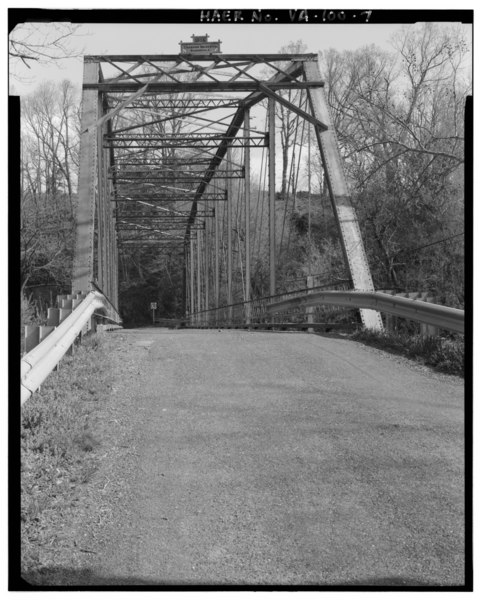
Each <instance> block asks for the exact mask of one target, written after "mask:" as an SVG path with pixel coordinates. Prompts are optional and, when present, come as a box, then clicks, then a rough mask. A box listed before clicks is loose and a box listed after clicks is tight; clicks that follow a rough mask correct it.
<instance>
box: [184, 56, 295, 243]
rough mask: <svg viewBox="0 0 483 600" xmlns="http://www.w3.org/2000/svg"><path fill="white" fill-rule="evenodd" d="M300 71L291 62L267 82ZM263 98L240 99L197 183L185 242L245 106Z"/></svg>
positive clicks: (261, 95)
mask: <svg viewBox="0 0 483 600" xmlns="http://www.w3.org/2000/svg"><path fill="white" fill-rule="evenodd" d="M225 59H226V57H224V59H223V60H225ZM302 73H303V63H302V62H292V64H291V65H289V67H288V68H287V69H286V71H285V72H284V73H277V74H276V75H274V76H273V77H272V78H271V79H270V80H269V83H283V82H284V81H286V80H287V78H294V77H298V76H300V75H302ZM264 98H265V93H264V92H262V91H256V92H252V93H251V94H249V95H248V96H247V97H246V98H245V99H244V100H241V101H240V105H239V107H238V109H237V111H236V112H235V115H234V117H233V119H232V122H231V123H230V125H229V126H228V129H227V131H226V135H225V136H223V139H222V141H221V143H220V145H219V146H218V149H217V151H216V153H215V155H214V156H213V158H212V160H211V162H210V165H209V166H208V168H207V170H206V173H205V176H204V177H203V180H202V181H201V183H200V184H199V186H198V188H197V190H196V192H195V195H194V198H193V205H192V209H191V214H190V217H189V219H188V225H187V227H186V233H185V241H186V243H188V241H189V237H190V229H191V224H192V223H193V222H194V218H195V217H196V211H197V204H196V203H197V201H198V200H199V199H200V198H201V196H202V195H203V194H204V192H205V190H206V187H207V186H208V184H209V183H210V181H211V179H212V177H213V174H214V172H215V170H216V169H217V168H218V167H219V166H220V164H221V161H222V160H223V158H224V156H225V154H226V151H227V148H228V145H229V143H230V141H231V140H233V139H234V137H235V136H236V135H237V133H238V131H239V130H240V127H241V126H242V125H243V121H244V119H245V110H246V109H247V108H251V107H252V106H254V105H255V104H257V103H258V102H260V101H261V100H263V99H264Z"/></svg>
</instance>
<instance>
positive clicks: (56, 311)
mask: <svg viewBox="0 0 483 600" xmlns="http://www.w3.org/2000/svg"><path fill="white" fill-rule="evenodd" d="M59 323H60V308H49V309H48V310H47V325H52V326H53V327H57V325H58V324H59Z"/></svg>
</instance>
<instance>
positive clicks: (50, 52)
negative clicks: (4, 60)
mask: <svg viewBox="0 0 483 600" xmlns="http://www.w3.org/2000/svg"><path fill="white" fill-rule="evenodd" d="M78 29H79V25H73V24H71V23H22V24H20V25H17V26H16V27H15V29H14V30H13V31H12V32H11V33H10V36H9V39H8V54H9V59H10V71H11V73H12V75H13V76H14V77H17V78H19V77H20V72H21V70H20V69H19V67H21V66H24V67H26V68H28V69H30V68H31V66H32V63H38V64H45V63H49V62H51V61H60V60H63V59H66V58H73V57H76V56H81V54H82V51H78V50H75V49H74V48H72V47H71V43H70V42H71V41H72V37H73V36H75V35H77V31H78Z"/></svg>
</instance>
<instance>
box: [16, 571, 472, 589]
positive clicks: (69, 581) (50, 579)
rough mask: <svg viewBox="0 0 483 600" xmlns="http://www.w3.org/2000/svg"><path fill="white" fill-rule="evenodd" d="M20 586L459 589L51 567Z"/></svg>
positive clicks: (395, 580) (400, 582) (384, 581)
mask: <svg viewBox="0 0 483 600" xmlns="http://www.w3.org/2000/svg"><path fill="white" fill-rule="evenodd" d="M22 581H23V586H22V589H35V588H42V589H48V588H56V589H59V590H61V589H64V588H66V589H71V588H83V587H86V588H89V589H94V588H98V587H99V588H106V587H109V588H126V587H127V588H141V587H142V588H152V587H154V588H169V589H175V588H183V589H185V588H195V589H203V588H208V589H213V588H220V589H234V590H240V589H256V588H267V589H288V590H290V589H294V588H297V589H303V588H311V589H327V590H333V589H341V588H343V589H347V588H348V589H354V588H357V589H365V588H390V589H391V591H394V590H396V589H402V590H407V591H409V590H414V589H415V588H424V589H425V590H428V588H435V589H437V590H442V589H451V590H455V591H456V590H461V589H462V587H463V586H457V585H454V586H448V585H445V584H443V583H438V582H435V581H422V580H417V579H411V578H402V577H381V578H367V579H358V580H351V581H339V582H332V583H331V584H330V585H326V584H324V583H323V582H318V583H315V582H308V583H307V584H306V585H305V584H294V585H287V584H277V583H275V582H270V583H267V584H264V583H263V582H259V583H253V584H246V585H230V583H210V582H206V584H204V583H201V582H200V583H198V582H182V581H159V580H156V579H142V578H137V577H122V576H117V575H112V576H101V575H99V574H96V573H95V572H94V571H93V570H91V569H63V568H52V569H42V570H39V571H35V572H27V573H23V575H22Z"/></svg>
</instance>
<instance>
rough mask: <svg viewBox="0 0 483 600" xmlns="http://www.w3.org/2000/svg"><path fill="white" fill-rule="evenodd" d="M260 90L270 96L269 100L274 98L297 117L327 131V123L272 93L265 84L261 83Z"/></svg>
mask: <svg viewBox="0 0 483 600" xmlns="http://www.w3.org/2000/svg"><path fill="white" fill-rule="evenodd" d="M260 89H261V90H262V92H263V93H264V94H265V95H266V96H268V97H269V98H273V99H274V100H276V101H277V102H278V103H279V104H281V105H282V106H285V108H288V109H289V110H291V111H292V112H294V113H295V114H296V115H299V117H302V118H303V119H305V120H306V121H308V122H309V123H312V125H316V126H317V127H320V129H322V130H323V131H327V129H328V127H327V125H326V124H325V123H322V121H319V119H317V118H316V117H314V116H312V115H311V114H309V113H308V112H305V110H303V109H301V108H299V107H298V106H297V105H295V104H294V103H293V102H290V101H289V100H287V99H286V98H283V97H282V96H279V95H278V94H276V93H275V92H274V91H272V90H271V89H270V88H269V87H267V86H266V85H265V84H264V83H260Z"/></svg>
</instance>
